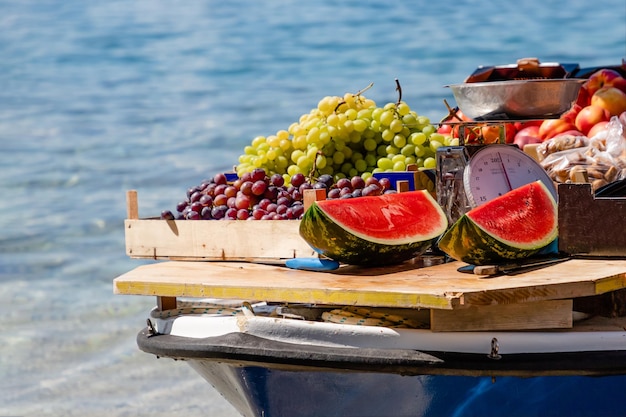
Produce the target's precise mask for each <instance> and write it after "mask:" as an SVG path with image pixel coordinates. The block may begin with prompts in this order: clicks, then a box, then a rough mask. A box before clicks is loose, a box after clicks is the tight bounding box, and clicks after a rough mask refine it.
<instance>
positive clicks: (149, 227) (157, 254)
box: [124, 191, 316, 262]
mask: <svg viewBox="0 0 626 417" xmlns="http://www.w3.org/2000/svg"><path fill="white" fill-rule="evenodd" d="M127 209H128V218H127V219H126V220H125V221H124V227H125V238H126V254H127V255H128V256H130V257H131V258H146V259H170V260H196V261H214V260H221V261H224V260H229V261H261V262H270V261H272V260H281V259H288V258H295V257H312V256H316V253H315V251H314V250H313V249H312V248H311V247H310V246H309V245H308V244H307V243H306V241H304V239H302V238H301V237H300V234H299V232H298V228H299V226H300V221H299V220H259V221H238V220H233V221H220V220H196V221H193V220H161V219H159V218H146V219H140V218H139V216H138V208H137V193H136V191H129V192H128V193H127Z"/></svg>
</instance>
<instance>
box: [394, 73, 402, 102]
mask: <svg viewBox="0 0 626 417" xmlns="http://www.w3.org/2000/svg"><path fill="white" fill-rule="evenodd" d="M395 81H396V91H397V92H398V102H397V103H396V106H398V105H399V104H400V103H401V102H402V87H400V81H399V80H398V79H397V78H396V80H395Z"/></svg>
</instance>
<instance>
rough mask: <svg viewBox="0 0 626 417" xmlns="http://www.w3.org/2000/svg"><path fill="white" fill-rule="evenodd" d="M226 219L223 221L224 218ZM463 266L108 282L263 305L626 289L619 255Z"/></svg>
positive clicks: (242, 268) (171, 275)
mask: <svg viewBox="0 0 626 417" xmlns="http://www.w3.org/2000/svg"><path fill="white" fill-rule="evenodd" d="M226 223H227V222H226ZM463 265H465V264H463V263H460V262H451V263H447V264H442V265H437V266H432V267H421V266H420V265H419V264H410V263H407V264H403V265H398V266H394V267H385V268H359V267H354V266H345V267H341V268H339V269H338V270H336V271H331V272H310V271H297V270H292V269H289V268H285V267H280V266H272V265H261V264H254V263H246V262H160V263H155V264H151V265H143V266H140V267H138V268H136V269H134V270H132V271H130V272H127V273H126V274H123V275H121V276H120V277H118V278H116V279H115V280H114V291H115V292H116V293H117V294H134V295H157V296H170V297H215V298H234V299H252V300H264V301H269V302H286V303H313V304H332V305H362V306H377V307H398V308H436V309H448V310H452V309H458V308H467V307H470V306H489V305H494V304H515V303H530V302H535V301H543V300H556V299H572V298H576V297H585V296H590V295H596V294H600V293H602V292H604V291H609V290H611V291H612V290H615V289H619V288H626V260H591V259H573V260H569V261H566V262H561V263H558V264H554V265H551V266H548V267H545V268H543V269H539V270H534V271H531V272H526V273H521V274H518V275H511V276H507V275H498V276H494V277H491V278H480V277H479V276H477V275H473V274H465V273H461V272H458V271H457V268H458V267H460V266H463Z"/></svg>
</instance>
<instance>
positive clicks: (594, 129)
mask: <svg viewBox="0 0 626 417" xmlns="http://www.w3.org/2000/svg"><path fill="white" fill-rule="evenodd" d="M608 124H609V122H608V121H603V122H598V123H596V124H595V125H594V126H593V127H592V128H591V129H589V132H587V137H590V138H592V137H594V136H595V135H597V134H598V133H600V132H602V131H603V130H604V129H606V125H608Z"/></svg>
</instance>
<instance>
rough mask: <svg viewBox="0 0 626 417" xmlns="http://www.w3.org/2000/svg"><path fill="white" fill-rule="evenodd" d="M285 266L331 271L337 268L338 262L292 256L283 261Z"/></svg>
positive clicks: (306, 269) (305, 269)
mask: <svg viewBox="0 0 626 417" xmlns="http://www.w3.org/2000/svg"><path fill="white" fill-rule="evenodd" d="M285 265H286V266H287V268H291V269H300V270H304V271H332V270H335V269H337V268H339V262H337V261H333V260H332V259H321V258H292V259H287V261H286V262H285Z"/></svg>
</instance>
